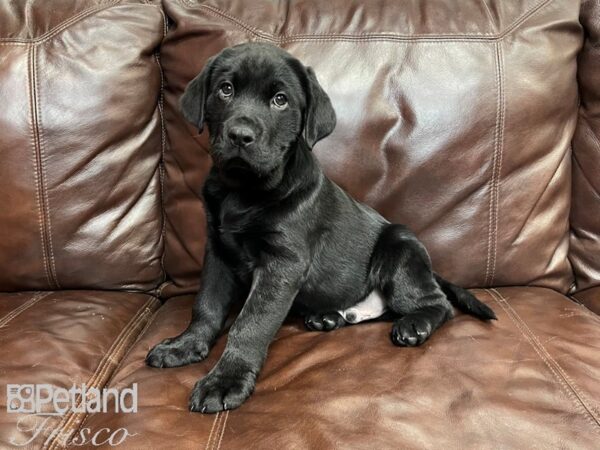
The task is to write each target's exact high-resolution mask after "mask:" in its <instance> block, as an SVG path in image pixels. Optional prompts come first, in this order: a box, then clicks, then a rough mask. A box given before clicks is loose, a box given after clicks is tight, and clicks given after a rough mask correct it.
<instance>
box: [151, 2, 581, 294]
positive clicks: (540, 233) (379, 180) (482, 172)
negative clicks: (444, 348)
mask: <svg viewBox="0 0 600 450" xmlns="http://www.w3.org/2000/svg"><path fill="white" fill-rule="evenodd" d="M490 5H491V6H490ZM164 6H165V10H166V12H167V15H168V16H169V17H170V18H171V19H172V20H173V22H174V26H173V27H172V30H171V31H170V32H169V33H168V34H167V37H166V39H165V41H164V44H163V46H162V50H161V54H162V57H163V61H164V71H165V79H166V86H167V88H166V94H165V99H166V105H165V109H166V111H165V116H166V120H167V135H168V139H169V144H170V152H169V153H168V155H167V157H166V159H165V163H166V195H167V201H166V205H167V206H166V214H167V217H168V226H167V249H166V254H165V264H166V265H167V270H168V271H169V270H170V272H169V273H170V275H171V278H172V279H173V280H174V284H175V286H176V287H180V288H182V289H178V290H176V292H182V290H183V291H189V292H192V291H194V290H195V289H196V288H197V281H196V280H197V277H196V276H192V274H193V273H194V272H195V271H197V270H199V269H200V267H201V264H200V260H199V258H198V256H197V255H201V254H202V253H203V251H202V249H203V247H202V245H201V242H203V239H202V237H203V236H202V235H201V231H200V230H201V227H198V226H196V225H195V224H194V223H192V219H191V217H194V218H195V217H198V216H199V215H201V213H202V205H201V203H200V200H199V199H198V195H197V193H198V192H199V189H200V187H201V185H202V181H203V178H204V175H205V174H206V172H207V170H208V167H209V157H208V156H207V154H206V152H207V139H206V135H202V136H197V133H196V132H195V129H194V128H193V126H192V125H190V124H188V123H186V122H185V120H184V119H183V117H182V116H181V115H180V114H179V112H178V106H177V104H178V103H177V102H178V99H179V97H180V96H181V94H182V92H183V89H184V87H185V85H186V84H187V83H188V82H189V81H190V80H191V79H192V77H193V76H195V75H196V74H197V73H198V72H199V71H200V70H201V69H202V67H203V64H204V63H205V62H206V60H207V58H209V57H210V56H212V55H214V54H216V53H218V52H219V51H220V50H221V49H222V48H224V47H227V46H230V45H234V44H237V43H241V42H246V41H267V42H271V43H274V44H276V45H280V46H281V47H283V48H285V49H286V50H288V51H290V52H291V53H292V54H294V55H295V56H297V57H298V58H300V60H302V61H303V62H304V63H305V64H307V65H310V66H312V67H313V68H314V69H315V72H316V74H317V77H318V78H319V80H320V82H321V84H322V85H323V87H324V88H325V91H326V92H327V93H328V94H329V95H330V97H331V99H332V103H333V106H334V108H335V110H336V112H337V115H338V124H337V127H336V129H335V131H334V132H333V134H332V135H331V136H329V137H328V138H327V139H325V140H323V141H321V142H320V143H318V144H317V146H316V147H315V153H316V155H317V157H318V158H319V160H320V162H321V164H322V166H323V167H324V169H325V172H326V173H327V175H329V176H330V178H332V179H333V180H334V181H336V182H337V183H338V184H340V185H341V186H342V187H343V188H344V189H346V190H347V191H348V192H349V193H350V194H351V195H353V196H354V197H355V198H357V199H359V200H361V201H364V202H365V203H367V204H369V205H370V206H372V207H374V208H375V209H376V210H378V211H379V212H381V213H382V214H383V215H384V216H385V217H386V218H387V219H389V220H390V221H392V222H400V223H404V224H406V225H408V226H409V227H410V228H411V229H412V230H413V231H415V232H416V234H417V236H418V237H419V238H420V239H421V240H422V241H423V242H424V243H425V245H426V247H427V249H428V250H429V252H430V254H431V257H432V260H433V265H434V268H435V269H436V270H437V271H438V272H440V273H441V274H442V275H443V276H444V277H446V278H448V279H449V280H451V281H453V282H455V283H458V284H462V285H464V286H469V287H484V286H498V285H500V286H501V285H522V284H534V285H538V286H545V287H551V288H554V289H557V290H559V291H561V292H566V291H567V290H568V289H569V288H570V287H571V284H572V282H573V276H572V271H571V267H570V264H569V261H568V258H567V253H568V246H569V222H568V215H569V209H570V203H571V196H570V193H571V191H570V186H571V159H570V143H571V139H572V136H573V132H574V128H575V124H576V121H577V105H578V94H577V82H576V70H577V61H576V57H577V52H578V51H579V49H580V47H581V41H582V39H581V26H580V24H579V18H578V14H579V4H578V2H573V1H571V0H554V1H511V2H481V1H475V0H468V1H461V2H458V3H457V2H449V1H430V2H419V1H410V2H403V6H402V7H401V8H398V6H397V3H396V2H385V1H377V2H374V3H371V2H370V3H369V6H368V7H367V6H366V4H365V3H364V2H361V1H330V2H321V1H316V0H315V1H307V2H298V3H296V2H285V1H282V2H270V1H266V0H257V1H255V2H252V8H249V7H247V3H246V2H243V1H233V0H212V1H200V2H198V1H188V0H185V1H177V0H167V1H165V3H164ZM450 11H452V12H450ZM181 61H185V62H186V63H185V64H182V63H181ZM557 67H560V68H561V69H560V70H556V68H557ZM549 92H552V95H548V93H549ZM425 205H426V206H425ZM202 226H203V224H202ZM175 263H176V264H177V266H174V265H173V264H175ZM191 282H195V283H194V284H190V283H191ZM170 292H171V291H170Z"/></svg>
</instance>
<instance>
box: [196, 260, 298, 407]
mask: <svg viewBox="0 0 600 450" xmlns="http://www.w3.org/2000/svg"><path fill="white" fill-rule="evenodd" d="M280 267H285V273H281V270H280V269H278V268H280ZM302 273H303V271H302V268H294V267H292V266H290V265H289V263H287V262H277V263H275V264H271V265H270V266H269V267H266V268H259V269H256V270H255V271H254V278H253V282H252V288H251V289H250V294H249V295H248V298H247V299H246V302H245V304H244V307H243V308H242V311H241V312H240V315H239V316H238V317H237V319H236V321H235V323H234V324H233V326H232V327H231V330H230V331H229V338H228V339H227V345H226V347H225V351H224V352H223V355H222V356H221V359H220V360H219V362H218V363H217V364H216V365H215V367H213V369H212V370H211V371H210V372H209V373H208V375H206V376H205V377H204V378H202V379H201V380H200V381H198V382H197V383H196V386H195V387H194V390H193V391H192V394H191V396H190V403H189V407H190V410H191V411H200V412H204V413H214V412H217V411H223V410H226V409H233V408H237V407H238V406H240V405H241V404H242V403H243V402H244V400H246V399H247V398H248V397H249V396H250V394H252V392H253V391H254V386H255V383H256V377H257V376H258V372H259V371H260V369H261V367H262V365H263V362H264V360H265V357H266V355H267V348H268V346H269V343H270V342H271V340H272V339H273V336H274V335H275V333H276V332H277V330H278V329H279V328H280V327H281V324H282V323H283V320H284V319H285V317H286V315H287V313H288V311H289V310H290V307H291V305H292V302H293V301H294V297H295V296H296V294H297V293H298V288H299V285H300V278H301V275H302Z"/></svg>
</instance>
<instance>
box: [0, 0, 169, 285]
mask: <svg viewBox="0 0 600 450" xmlns="http://www.w3.org/2000/svg"><path fill="white" fill-rule="evenodd" d="M164 29H165V21H164V16H163V13H162V10H161V8H160V5H152V4H147V3H146V2H143V1H118V0H96V1H93V2H90V1H87V0H57V1H52V2H48V1H44V0H37V1H28V2H2V3H1V4H0V33H1V36H0V99H2V100H1V101H2V107H0V155H1V161H0V291H13V290H34V289H35V290H38V289H39V290H42V289H50V290H55V289H75V288H78V289H79V288H98V289H132V290H150V289H154V288H156V287H157V286H158V285H159V284H160V283H161V281H162V279H163V273H162V269H161V256H162V237H161V232H162V217H161V197H160V191H161V176H160V172H161V169H160V164H161V153H162V146H163V136H162V135H161V112H160V99H161V72H160V68H159V65H158V60H157V58H156V56H155V52H156V51H157V50H158V48H159V46H160V42H161V40H162V38H163V35H164Z"/></svg>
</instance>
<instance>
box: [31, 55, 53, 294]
mask: <svg viewBox="0 0 600 450" xmlns="http://www.w3.org/2000/svg"><path fill="white" fill-rule="evenodd" d="M34 60H35V47H34V46H30V47H29V51H28V57H27V71H28V78H29V79H28V80H27V83H28V94H29V111H30V131H31V144H32V148H33V163H34V164H35V169H34V171H33V176H34V182H35V199H36V204H37V210H38V226H39V229H40V242H41V247H42V260H43V265H44V272H45V273H46V280H47V281H48V286H52V277H51V276H50V269H49V265H48V255H47V253H46V252H47V251H48V248H47V246H46V230H45V223H44V219H43V203H42V200H41V198H40V191H41V187H40V183H41V180H40V173H39V170H40V163H39V148H38V146H39V142H40V141H39V137H38V124H37V111H36V108H37V101H36V99H35V96H36V91H35V86H36V83H35V68H34Z"/></svg>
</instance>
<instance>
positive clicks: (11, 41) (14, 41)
mask: <svg viewBox="0 0 600 450" xmlns="http://www.w3.org/2000/svg"><path fill="white" fill-rule="evenodd" d="M120 2H121V0H106V1H105V2H104V3H102V4H101V5H98V6H95V7H93V8H88V9H84V10H83V11H81V12H80V13H78V14H75V15H74V16H71V17H70V18H68V19H65V20H63V21H62V22H60V23H59V24H58V25H56V26H55V27H54V28H52V29H50V30H48V31H47V32H46V33H44V34H42V35H41V36H38V37H37V38H33V39H19V38H0V45H30V44H40V43H42V42H45V41H47V40H49V39H51V38H53V37H54V36H56V35H57V34H59V33H60V32H62V31H64V30H66V29H67V28H69V27H70V26H71V25H74V24H75V23H77V22H79V21H80V20H82V19H85V18H86V17H88V16H90V15H92V14H94V13H96V12H98V11H102V10H104V9H108V8H110V7H111V6H114V5H116V4H117V3H120Z"/></svg>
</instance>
